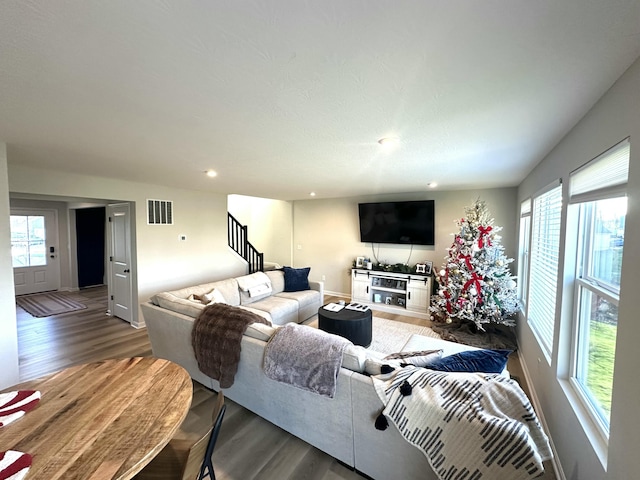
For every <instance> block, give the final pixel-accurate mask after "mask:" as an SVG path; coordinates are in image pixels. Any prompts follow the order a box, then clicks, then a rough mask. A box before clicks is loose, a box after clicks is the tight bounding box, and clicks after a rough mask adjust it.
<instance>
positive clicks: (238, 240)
mask: <svg viewBox="0 0 640 480" xmlns="http://www.w3.org/2000/svg"><path fill="white" fill-rule="evenodd" d="M227 234H228V237H229V246H230V247H231V248H232V249H233V251H234V252H236V253H237V254H238V255H240V256H241V257H242V258H244V259H245V260H246V262H247V264H248V265H249V273H254V272H263V271H264V254H263V253H260V252H258V250H256V248H255V247H254V246H253V245H251V243H250V242H249V240H247V237H248V235H247V227H246V225H242V224H241V223H240V222H239V221H238V220H236V218H235V217H234V216H233V215H231V214H230V213H227Z"/></svg>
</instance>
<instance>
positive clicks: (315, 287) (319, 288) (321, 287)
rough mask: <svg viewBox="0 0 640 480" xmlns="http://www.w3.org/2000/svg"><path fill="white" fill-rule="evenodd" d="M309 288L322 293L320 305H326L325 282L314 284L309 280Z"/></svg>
mask: <svg viewBox="0 0 640 480" xmlns="http://www.w3.org/2000/svg"><path fill="white" fill-rule="evenodd" d="M309 288H310V289H311V290H317V291H318V292H320V300H321V302H320V303H321V304H322V305H324V282H314V281H311V280H309Z"/></svg>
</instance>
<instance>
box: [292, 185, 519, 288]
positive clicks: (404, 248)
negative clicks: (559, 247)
mask: <svg viewBox="0 0 640 480" xmlns="http://www.w3.org/2000/svg"><path fill="white" fill-rule="evenodd" d="M477 198H480V199H482V200H484V201H486V202H487V206H488V208H489V211H490V212H491V216H492V217H493V218H494V219H495V223H494V224H495V225H496V226H501V227H503V230H502V232H500V235H502V237H503V238H502V243H503V245H504V246H505V253H506V254H507V255H508V256H509V257H512V258H513V257H514V256H515V254H516V251H517V234H516V219H517V213H516V212H517V211H518V208H517V205H516V203H517V202H516V189H515V188H502V189H488V190H460V191H448V192H438V191H429V192H423V193H415V194H395V195H378V196H367V197H351V198H339V199H327V200H323V199H311V200H301V201H296V202H294V204H293V232H294V233H293V237H294V238H293V248H294V250H293V255H294V257H293V258H294V265H295V266H296V267H306V266H310V267H311V273H310V278H312V279H313V280H321V279H322V276H323V275H324V276H325V278H326V279H325V289H326V290H327V291H328V292H330V293H334V294H342V295H350V293H351V277H350V271H351V265H352V262H353V260H354V259H355V258H356V257H358V256H365V257H369V258H372V259H373V258H374V254H373V252H372V248H371V247H372V246H371V244H370V243H366V244H365V243H362V242H360V231H359V225H358V203H360V202H373V201H394V200H434V201H435V217H436V228H435V230H436V237H435V245H434V246H414V247H413V250H412V249H411V246H408V245H384V244H380V245H379V244H375V245H374V252H375V255H376V257H377V258H378V260H379V261H380V262H383V263H392V264H395V263H403V264H404V263H408V264H409V265H411V266H413V265H415V264H416V263H418V262H420V261H424V260H430V261H432V262H433V266H434V268H439V267H440V266H441V265H442V263H443V262H444V258H445V256H446V254H447V251H446V249H447V248H448V247H450V246H451V242H452V241H453V236H452V234H453V233H456V232H457V231H458V227H457V225H456V224H455V223H454V221H455V220H456V219H459V218H461V217H463V216H464V208H465V207H466V206H470V205H471V204H472V203H473V202H474V201H475V200H476V199H477ZM514 273H515V272H514Z"/></svg>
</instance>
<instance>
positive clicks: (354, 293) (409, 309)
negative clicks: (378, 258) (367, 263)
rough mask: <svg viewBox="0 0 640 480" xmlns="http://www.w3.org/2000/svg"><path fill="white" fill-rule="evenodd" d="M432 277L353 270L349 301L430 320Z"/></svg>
mask: <svg viewBox="0 0 640 480" xmlns="http://www.w3.org/2000/svg"><path fill="white" fill-rule="evenodd" d="M431 282H432V279H431V276H430V275H420V274H416V273H392V272H380V271H376V270H364V269H359V268H354V269H352V270H351V301H352V302H360V303H366V304H367V305H369V306H370V307H371V308H373V309H376V310H383V311H386V312H393V313H399V314H404V315H411V316H414V317H420V318H429V317H430V314H429V304H430V301H431Z"/></svg>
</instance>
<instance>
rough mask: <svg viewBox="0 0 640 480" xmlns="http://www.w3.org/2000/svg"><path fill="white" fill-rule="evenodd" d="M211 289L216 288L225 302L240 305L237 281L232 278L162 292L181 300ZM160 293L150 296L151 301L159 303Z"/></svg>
mask: <svg viewBox="0 0 640 480" xmlns="http://www.w3.org/2000/svg"><path fill="white" fill-rule="evenodd" d="M213 289H216V290H218V291H219V292H220V293H221V294H222V296H223V297H224V300H225V303H227V304H228V305H232V306H238V305H240V294H239V293H238V282H236V281H235V279H233V278H229V279H226V280H220V281H217V282H210V283H203V284H201V285H196V286H193V287H187V288H181V289H179V290H172V291H170V292H163V293H167V294H170V295H173V296H174V297H177V298H181V299H183V300H187V299H188V298H189V296H190V295H204V294H205V293H209V292H211V291H212V290H213ZM158 295H160V294H156V295H154V296H152V297H151V302H152V303H154V304H155V305H160V304H159V303H158V301H157V296H158Z"/></svg>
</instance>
